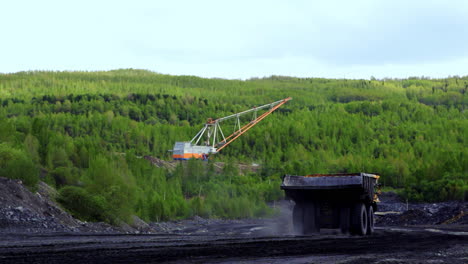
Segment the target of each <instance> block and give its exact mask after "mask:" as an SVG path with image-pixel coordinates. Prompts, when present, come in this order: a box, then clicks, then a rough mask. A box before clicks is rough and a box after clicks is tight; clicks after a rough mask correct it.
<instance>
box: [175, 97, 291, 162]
mask: <svg viewBox="0 0 468 264" xmlns="http://www.w3.org/2000/svg"><path fill="white" fill-rule="evenodd" d="M291 99H292V98H291V97H288V98H285V99H283V100H280V101H276V102H273V103H269V104H265V105H262V106H258V107H254V108H252V109H249V110H246V111H242V112H239V113H236V114H232V115H228V116H225V117H221V118H218V119H214V120H213V119H212V118H209V119H208V121H207V122H206V123H205V125H204V126H203V128H202V129H201V130H200V131H198V133H197V134H196V135H195V137H193V138H192V140H191V141H189V142H176V143H175V145H174V149H173V155H172V156H173V158H174V159H176V160H186V159H191V158H197V159H207V157H208V155H209V154H215V153H218V152H219V151H221V150H222V149H224V148H225V147H227V146H228V145H229V144H231V143H232V142H233V141H234V140H236V139H237V138H239V137H240V136H241V135H242V134H244V133H245V132H247V131H248V130H249V129H251V128H252V127H253V126H255V125H256V124H258V123H259V122H260V121H262V120H263V119H264V118H265V117H267V116H268V115H270V114H271V113H272V112H273V111H275V110H276V109H278V108H279V107H281V106H282V105H283V104H285V103H286V102H288V101H289V100H291ZM268 108H269V109H268ZM264 109H268V110H267V111H266V112H265V113H263V114H261V115H260V116H258V117H257V112H258V111H259V110H264ZM248 113H253V118H252V120H251V121H250V122H248V123H247V124H245V125H244V126H242V127H241V120H240V117H241V116H245V115H246V114H248ZM230 119H234V121H235V123H234V132H233V133H232V134H230V135H229V136H227V137H225V136H224V133H223V130H222V129H221V126H220V123H221V122H224V121H226V120H230ZM199 143H201V145H198V144H199Z"/></svg>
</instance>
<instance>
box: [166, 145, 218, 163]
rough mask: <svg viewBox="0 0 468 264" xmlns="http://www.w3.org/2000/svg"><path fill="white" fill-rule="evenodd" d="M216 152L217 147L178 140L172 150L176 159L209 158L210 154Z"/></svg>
mask: <svg viewBox="0 0 468 264" xmlns="http://www.w3.org/2000/svg"><path fill="white" fill-rule="evenodd" d="M212 153H216V148H214V147H211V146H197V145H192V143H190V142H176V143H175V144H174V149H173V150H172V158H173V159H174V160H188V159H203V160H206V159H208V154H212Z"/></svg>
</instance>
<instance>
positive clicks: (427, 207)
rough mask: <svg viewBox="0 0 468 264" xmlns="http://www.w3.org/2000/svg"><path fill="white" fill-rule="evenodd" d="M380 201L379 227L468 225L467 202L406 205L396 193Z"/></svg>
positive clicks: (377, 221) (383, 196)
mask: <svg viewBox="0 0 468 264" xmlns="http://www.w3.org/2000/svg"><path fill="white" fill-rule="evenodd" d="M380 199H381V203H380V204H379V205H378V208H379V210H378V211H379V213H378V214H377V216H376V224H377V225H379V226H407V225H446V224H457V225H466V224H468V215H467V209H468V203H467V202H460V201H452V202H442V203H406V202H404V201H403V200H402V199H401V198H399V197H398V195H396V194H395V193H385V194H383V195H381V196H380Z"/></svg>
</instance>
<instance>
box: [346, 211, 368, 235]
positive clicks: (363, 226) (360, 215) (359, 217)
mask: <svg viewBox="0 0 468 264" xmlns="http://www.w3.org/2000/svg"><path fill="white" fill-rule="evenodd" d="M367 222H368V217H367V209H366V206H365V205H364V204H363V203H357V204H355V205H354V207H353V210H352V213H351V229H350V232H351V234H353V235H360V236H364V235H366V233H367V224H368V223H367Z"/></svg>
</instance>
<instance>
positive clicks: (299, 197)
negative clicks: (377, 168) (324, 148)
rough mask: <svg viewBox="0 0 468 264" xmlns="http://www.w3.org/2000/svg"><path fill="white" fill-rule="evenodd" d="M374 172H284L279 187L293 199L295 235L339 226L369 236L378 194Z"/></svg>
mask: <svg viewBox="0 0 468 264" xmlns="http://www.w3.org/2000/svg"><path fill="white" fill-rule="evenodd" d="M379 178H380V176H379V175H377V174H370V173H362V172H361V173H337V174H312V175H306V176H295V175H284V176H283V181H282V184H281V189H283V190H284V191H285V194H286V198H288V199H291V200H293V201H294V202H295V205H294V209H293V212H292V220H293V228H294V231H295V233H296V234H301V235H303V234H311V233H317V232H319V231H320V228H340V229H341V232H342V233H348V232H349V233H351V234H353V235H362V236H363V235H371V234H372V233H373V232H374V212H376V211H377V202H378V197H377V194H378V193H379V184H378V179H379Z"/></svg>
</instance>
